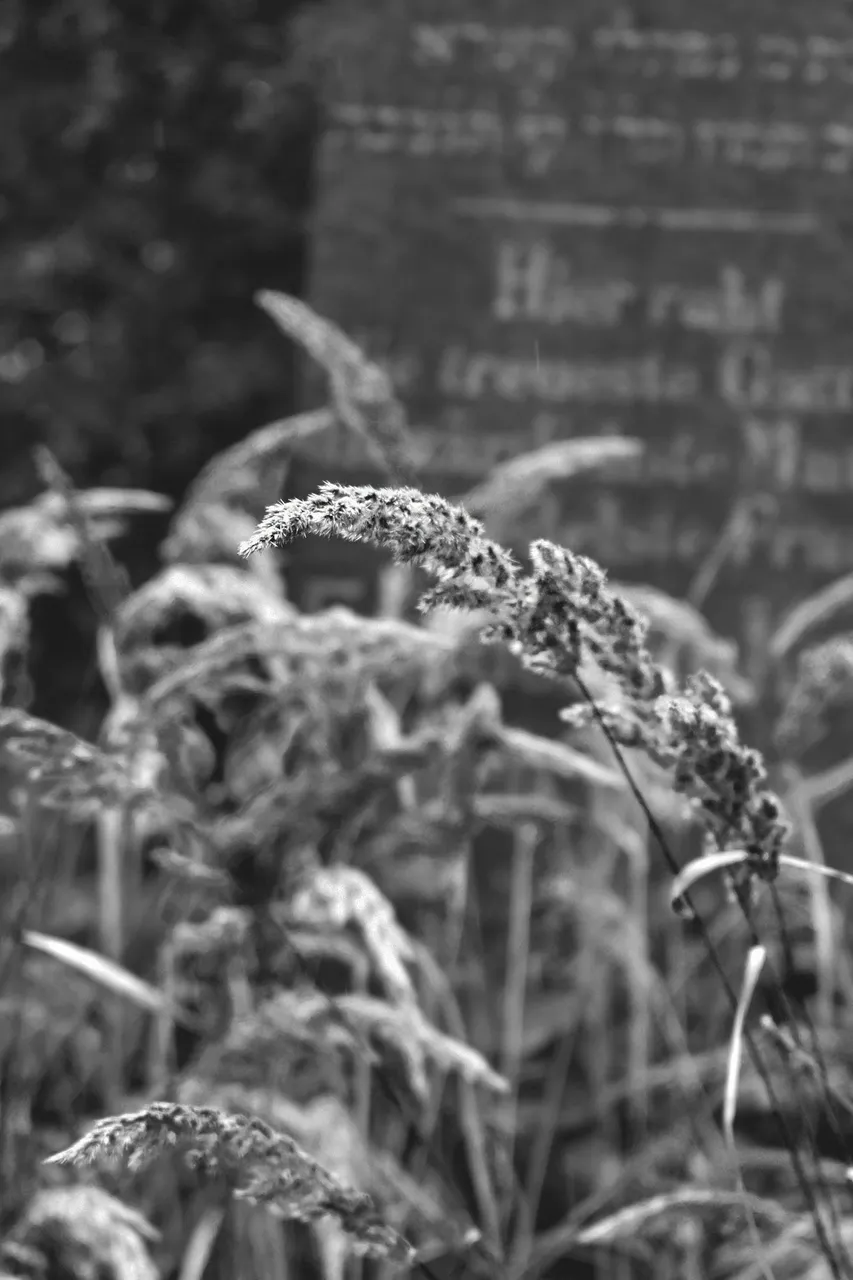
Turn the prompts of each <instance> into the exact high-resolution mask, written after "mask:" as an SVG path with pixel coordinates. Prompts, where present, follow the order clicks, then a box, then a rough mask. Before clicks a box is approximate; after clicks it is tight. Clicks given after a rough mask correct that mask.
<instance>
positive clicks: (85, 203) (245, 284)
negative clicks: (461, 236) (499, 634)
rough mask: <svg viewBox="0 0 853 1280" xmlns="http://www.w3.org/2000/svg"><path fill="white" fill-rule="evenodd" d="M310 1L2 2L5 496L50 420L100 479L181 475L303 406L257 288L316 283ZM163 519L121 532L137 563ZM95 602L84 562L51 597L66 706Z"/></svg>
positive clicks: (56, 705)
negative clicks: (305, 44) (302, 31)
mask: <svg viewBox="0 0 853 1280" xmlns="http://www.w3.org/2000/svg"><path fill="white" fill-rule="evenodd" d="M302 7H303V5H302V4H301V3H300V0H190V2H189V3H186V4H183V3H180V0H147V2H146V3H141V2H140V0H6V3H5V4H3V5H0V124H2V128H1V129H0V138H2V141H0V229H2V235H0V460H2V466H0V509H2V508H3V507H5V506H7V505H10V504H17V503H21V502H26V501H28V500H29V499H30V498H31V497H32V496H33V494H34V492H35V491H36V489H37V488H38V487H39V486H38V483H37V479H36V474H35V469H34V466H33V463H32V448H33V445H34V444H36V443H37V442H38V441H43V442H44V443H46V444H48V445H49V447H50V448H51V449H52V450H53V452H54V453H55V454H56V455H57V457H58V458H59V460H60V461H61V462H62V463H63V464H64V466H65V467H66V468H67V470H68V471H69V472H70V473H71V475H72V476H73V478H74V480H75V482H76V483H77V484H79V485H80V486H82V487H85V486H86V485H91V484H114V485H133V486H144V487H146V488H150V489H156V490H160V491H162V492H166V493H171V494H173V495H177V494H179V493H180V492H181V491H182V490H183V489H184V488H185V486H186V485H187V483H188V482H189V481H190V479H191V478H192V477H193V476H194V475H195V474H196V473H197V472H198V470H199V468H200V467H201V466H202V465H203V463H204V462H205V461H206V460H207V459H208V458H209V457H210V456H211V455H212V454H213V453H215V452H217V451H218V450H220V449H221V448H223V447H225V446H227V445H228V444H230V443H231V442H233V441H235V440H237V439H239V438H240V437H242V436H243V435H244V434H246V433H247V432H248V431H249V430H251V429H253V428H255V427H257V426H259V425H260V424H262V423H263V422H264V421H266V420H268V419H270V418H273V417H278V416H280V415H283V414H285V413H287V412H290V411H291V410H292V408H293V369H292V365H291V363H290V359H289V355H288V348H287V345H286V344H284V343H282V341H281V337H280V335H279V334H277V333H276V330H275V328H274V327H273V326H272V325H271V324H270V323H269V321H268V320H267V318H266V317H265V316H264V315H263V314H262V313H261V312H260V311H259V310H258V309H257V308H256V306H255V305H254V303H253V301H252V295H253V292H254V291H255V290H256V289H258V288H261V287H264V288H281V289H285V290H286V291H288V292H291V293H296V294H299V293H300V292H301V284H302V279H301V277H302V263H303V244H304V234H303V233H304V228H305V223H306V219H307V209H308V205H309V201H310V185H311V183H310V175H311V153H312V144H313V138H314V133H315V127H316V107H315V102H314V98H313V95H312V93H311V91H310V88H309V76H308V74H307V68H306V67H305V66H304V64H303V63H301V62H300V58H299V56H298V55H297V54H295V52H294V45H295V43H296V41H295V37H294V34H293V33H294V27H293V20H294V18H295V17H296V15H297V13H298V11H299V10H300V9H301V8H302ZM162 533H163V529H162V528H159V527H158V528H157V529H154V528H152V529H150V530H147V531H146V530H145V529H143V528H142V527H138V528H137V529H136V530H135V537H134V539H133V540H132V542H131V545H124V546H122V547H121V548H117V550H118V553H119V554H120V556H121V557H122V558H123V559H124V560H125V561H128V560H129V561H130V562H131V563H130V564H129V567H130V569H131V573H132V575H133V576H134V577H135V578H137V579H138V578H139V577H144V576H147V575H148V574H149V573H150V572H151V569H152V567H153V565H154V564H155V563H156V545H157V542H158V541H159V538H160V537H161V536H162ZM134 561H135V562H136V563H135V565H134V563H133V562H134ZM89 615H90V611H89V608H88V606H87V604H86V602H85V599H84V598H83V593H82V591H81V590H80V588H79V584H75V583H74V582H71V583H69V592H68V594H67V595H66V596H65V597H64V598H62V599H51V598H49V597H47V598H43V599H42V600H41V601H39V602H37V605H36V609H35V616H34V624H35V625H34V635H33V651H32V654H31V664H32V665H33V666H34V668H35V670H34V672H33V674H34V675H35V677H36V689H37V698H36V707H37V708H39V709H41V710H42V711H43V712H44V713H45V714H51V715H54V716H55V717H56V718H58V719H59V720H61V721H63V722H65V723H69V722H70V723H75V722H78V721H77V716H78V713H79V712H80V711H81V710H82V708H81V706H80V700H81V699H82V701H83V702H84V703H88V704H90V709H91V699H92V698H93V697H94V698H95V701H97V698H98V694H97V690H96V689H93V687H92V679H95V683H97V681H96V678H95V677H94V673H87V671H86V670H85V669H83V668H82V666H81V664H82V662H83V660H84V659H83V656H82V655H84V654H91V636H90V635H89V634H88V630H89V627H90V625H91V619H90V616H89ZM57 636H61V639H62V651H61V653H59V652H58V651H57ZM87 675H90V676H91V678H90V679H88V680H87Z"/></svg>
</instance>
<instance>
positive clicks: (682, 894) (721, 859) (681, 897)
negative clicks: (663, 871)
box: [669, 849, 853, 915]
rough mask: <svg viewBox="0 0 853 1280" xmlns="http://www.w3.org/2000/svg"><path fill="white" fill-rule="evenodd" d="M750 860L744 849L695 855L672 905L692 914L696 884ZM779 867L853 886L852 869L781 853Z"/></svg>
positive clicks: (677, 881) (678, 879) (679, 881)
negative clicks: (689, 898) (688, 900)
mask: <svg viewBox="0 0 853 1280" xmlns="http://www.w3.org/2000/svg"><path fill="white" fill-rule="evenodd" d="M748 861H749V854H748V853H747V852H746V850H745V849H728V850H726V851H724V852H723V853H707V854H705V855H704V857H701V858H694V859H693V861H692V862H688V863H687V866H686V867H682V869H681V871H680V872H679V874H678V875H677V876H676V877H675V879H674V880H673V882H672V887H671V889H670V893H669V901H670V905H671V907H672V908H673V910H674V911H677V912H679V913H680V914H682V915H684V914H687V915H689V914H690V907H689V904H688V903H686V901H685V899H686V897H687V895H688V894H689V892H690V890H691V889H692V888H693V886H694V885H696V884H698V882H699V881H700V880H704V879H705V878H706V877H707V876H711V875H714V874H715V873H716V872H718V871H728V870H730V869H731V868H732V867H738V866H742V865H743V864H744V863H745V862H748ZM779 867H780V869H781V868H782V867H787V868H789V870H791V871H806V872H809V873H810V874H812V875H816V876H823V877H825V878H826V879H827V880H838V881H839V882H840V883H841V884H846V885H849V886H851V887H853V875H850V874H849V872H847V871H839V870H837V868H835V867H827V866H824V865H823V864H821V863H816V862H807V861H806V860H805V859H804V858H795V857H792V856H791V854H789V853H783V854H781V856H780V858H779Z"/></svg>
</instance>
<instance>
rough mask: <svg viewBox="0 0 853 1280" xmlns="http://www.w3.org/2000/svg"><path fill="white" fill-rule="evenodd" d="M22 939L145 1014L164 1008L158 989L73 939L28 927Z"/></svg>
mask: <svg viewBox="0 0 853 1280" xmlns="http://www.w3.org/2000/svg"><path fill="white" fill-rule="evenodd" d="M23 941H24V944H25V945H26V946H28V947H30V948H31V949H32V950H33V951H38V952H40V953H41V954H42V955H45V956H50V957H51V959H53V960H58V961H59V962H60V964H64V965H67V966H68V968H69V969H74V970H75V971H76V972H77V973H81V974H83V976H84V977H86V978H89V979H91V981H92V982H96V983H97V984H98V986H101V987H104V988H106V990H108V991H112V992H113V994H114V995H117V996H121V997H122V998H123V999H125V1000H130V1001H131V1003H133V1004H135V1005H137V1006H138V1007H139V1008H140V1009H144V1010H146V1012H148V1013H162V1012H163V1011H164V1010H165V1008H166V1000H165V997H164V996H163V993H162V992H161V991H158V990H157V988H156V987H152V986H151V985H150V983H147V982H144V981H143V980H142V978H137V976H136V975H135V974H133V973H131V972H130V971H129V970H128V969H125V968H124V966H123V965H120V964H116V963H115V961H113V960H108V959H107V957H106V956H102V955H100V954H99V953H98V952H97V951H90V950H89V949H88V948H87V947H80V946H78V945H77V943H76V942H69V941H67V939H65V938H54V937H51V935H50V934H46V933H35V932H33V931H32V930H31V929H26V930H24V934H23Z"/></svg>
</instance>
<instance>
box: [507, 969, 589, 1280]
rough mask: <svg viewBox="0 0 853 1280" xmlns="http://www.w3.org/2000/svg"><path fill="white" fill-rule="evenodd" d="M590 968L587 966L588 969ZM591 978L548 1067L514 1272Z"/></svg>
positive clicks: (535, 1205) (532, 1228)
mask: <svg viewBox="0 0 853 1280" xmlns="http://www.w3.org/2000/svg"><path fill="white" fill-rule="evenodd" d="M587 967H588V966H587ZM590 977H591V975H590V974H589V973H587V975H586V978H585V979H584V980H582V981H581V982H579V984H578V988H579V990H578V995H577V997H576V999H575V1001H574V1004H573V1007H572V1010H571V1014H572V1016H571V1020H570V1021H569V1022H568V1024H567V1025H566V1027H565V1028H564V1029H563V1034H562V1035H561V1037H560V1042H559V1045H558V1047H557V1052H556V1053H555V1054H554V1056H553V1057H552V1059H551V1062H550V1063H549V1067H548V1076H547V1079H546V1082H545V1091H544V1095H543V1097H542V1100H541V1104H540V1108H541V1119H540V1120H539V1123H538V1126H537V1130H536V1137H535V1140H534V1143H533V1149H532V1151H531V1153H530V1160H529V1162H528V1169H527V1178H526V1181H525V1184H524V1197H523V1204H522V1206H520V1211H519V1215H518V1221H517V1225H516V1230H515V1236H514V1239H513V1241H512V1248H511V1251H510V1257H509V1263H508V1265H509V1268H510V1270H511V1271H515V1270H517V1269H519V1268H522V1267H523V1266H524V1262H525V1259H527V1258H528V1257H529V1256H530V1251H531V1248H532V1244H533V1239H534V1236H535V1233H536V1219H537V1215H538V1210H539V1204H540V1201H541V1198H542V1190H543V1188H544V1186H545V1178H546V1175H547V1172H548V1161H549V1160H550V1158H551V1152H552V1150H553V1147H554V1142H555V1139H556V1137H557V1133H558V1130H559V1119H560V1110H561V1108H562V1105H563V1099H564V1097H565V1094H566V1084H567V1082H568V1077H569V1068H570V1066H571V1062H572V1057H573V1054H574V1051H575V1047H576V1044H577V1032H578V1029H579V1027H580V1025H581V1021H582V1017H581V1014H582V1008H583V1003H584V995H583V993H584V991H585V990H586V989H587V988H588V987H589V980H590Z"/></svg>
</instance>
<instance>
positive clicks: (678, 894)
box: [669, 849, 748, 918]
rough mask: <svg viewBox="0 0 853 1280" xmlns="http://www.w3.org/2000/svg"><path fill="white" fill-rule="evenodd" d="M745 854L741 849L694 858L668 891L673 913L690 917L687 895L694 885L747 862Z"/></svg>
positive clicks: (682, 869) (683, 868)
mask: <svg viewBox="0 0 853 1280" xmlns="http://www.w3.org/2000/svg"><path fill="white" fill-rule="evenodd" d="M747 857H748V855H747V853H746V852H745V850H743V849H734V850H732V849H729V850H727V851H726V852H724V853H706V854H705V855H704V856H703V857H701V858H694V859H693V861H692V862H688V863H687V865H686V866H685V867H682V868H681V871H680V872H679V873H678V875H677V876H676V877H675V879H674V880H673V882H672V887H671V888H670V891H669V903H670V906H671V907H672V909H673V911H677V912H678V913H679V915H684V916H687V917H688V918H690V917H692V915H693V911H692V908H691V907H690V904H689V903H688V901H687V895H688V894H689V893H690V890H691V889H692V888H693V887H694V885H696V884H698V883H699V881H700V880H704V879H705V878H706V877H707V876H712V875H715V874H716V873H717V872H718V871H728V870H729V868H730V867H737V866H740V865H741V864H742V863H744V862H746V861H747Z"/></svg>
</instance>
